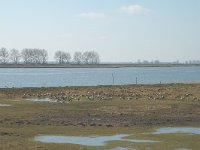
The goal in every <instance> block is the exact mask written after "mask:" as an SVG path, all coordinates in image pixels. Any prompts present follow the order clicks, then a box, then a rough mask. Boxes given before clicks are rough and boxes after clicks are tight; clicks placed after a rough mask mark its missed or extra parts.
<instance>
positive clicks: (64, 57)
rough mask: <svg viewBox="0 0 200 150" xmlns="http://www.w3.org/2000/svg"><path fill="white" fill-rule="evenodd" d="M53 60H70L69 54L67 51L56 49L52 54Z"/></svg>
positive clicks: (63, 61)
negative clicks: (53, 54)
mask: <svg viewBox="0 0 200 150" xmlns="http://www.w3.org/2000/svg"><path fill="white" fill-rule="evenodd" d="M54 58H55V60H56V61H57V62H58V63H59V64H64V63H69V62H70V60H71V55H70V54H69V53H67V52H63V51H57V52H56V53H55V56H54Z"/></svg>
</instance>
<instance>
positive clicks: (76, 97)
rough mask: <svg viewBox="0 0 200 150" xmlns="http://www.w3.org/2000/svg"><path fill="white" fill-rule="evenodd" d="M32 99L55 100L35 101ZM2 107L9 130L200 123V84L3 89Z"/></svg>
mask: <svg viewBox="0 0 200 150" xmlns="http://www.w3.org/2000/svg"><path fill="white" fill-rule="evenodd" d="M31 98H50V99H53V100H56V102H55V103H49V102H32V101H30V100H28V99H31ZM0 103H4V104H11V106H10V107H7V108H5V107H4V108H0V112H1V113H0V125H6V126H13V125H63V126H82V127H85V126H94V127H95V126H105V127H115V126H122V127H129V126H134V125H189V124H199V123H200V84H167V85H127V86H96V87H57V88H19V89H15V88H12V89H0ZM0 134H5V133H0Z"/></svg>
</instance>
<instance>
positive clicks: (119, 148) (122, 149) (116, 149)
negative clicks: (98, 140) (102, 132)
mask: <svg viewBox="0 0 200 150" xmlns="http://www.w3.org/2000/svg"><path fill="white" fill-rule="evenodd" d="M111 150H136V149H133V148H125V147H116V148H113V149H111Z"/></svg>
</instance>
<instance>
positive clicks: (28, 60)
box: [21, 48, 32, 64]
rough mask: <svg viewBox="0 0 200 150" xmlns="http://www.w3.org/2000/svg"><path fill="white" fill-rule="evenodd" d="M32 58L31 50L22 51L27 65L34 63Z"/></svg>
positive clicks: (22, 56)
mask: <svg viewBox="0 0 200 150" xmlns="http://www.w3.org/2000/svg"><path fill="white" fill-rule="evenodd" d="M31 57H32V53H31V49H28V48H25V49H23V50H22V52H21V58H22V60H23V61H24V63H25V64H30V63H31V62H32V60H31V59H32V58H31Z"/></svg>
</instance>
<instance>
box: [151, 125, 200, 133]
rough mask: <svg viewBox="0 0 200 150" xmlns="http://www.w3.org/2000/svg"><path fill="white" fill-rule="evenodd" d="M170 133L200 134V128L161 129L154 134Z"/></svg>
mask: <svg viewBox="0 0 200 150" xmlns="http://www.w3.org/2000/svg"><path fill="white" fill-rule="evenodd" d="M170 133H186V134H200V128H192V127H187V128H185V127H178V128H175V127H171V128H159V129H157V130H156V132H154V133H153V134H170Z"/></svg>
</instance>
